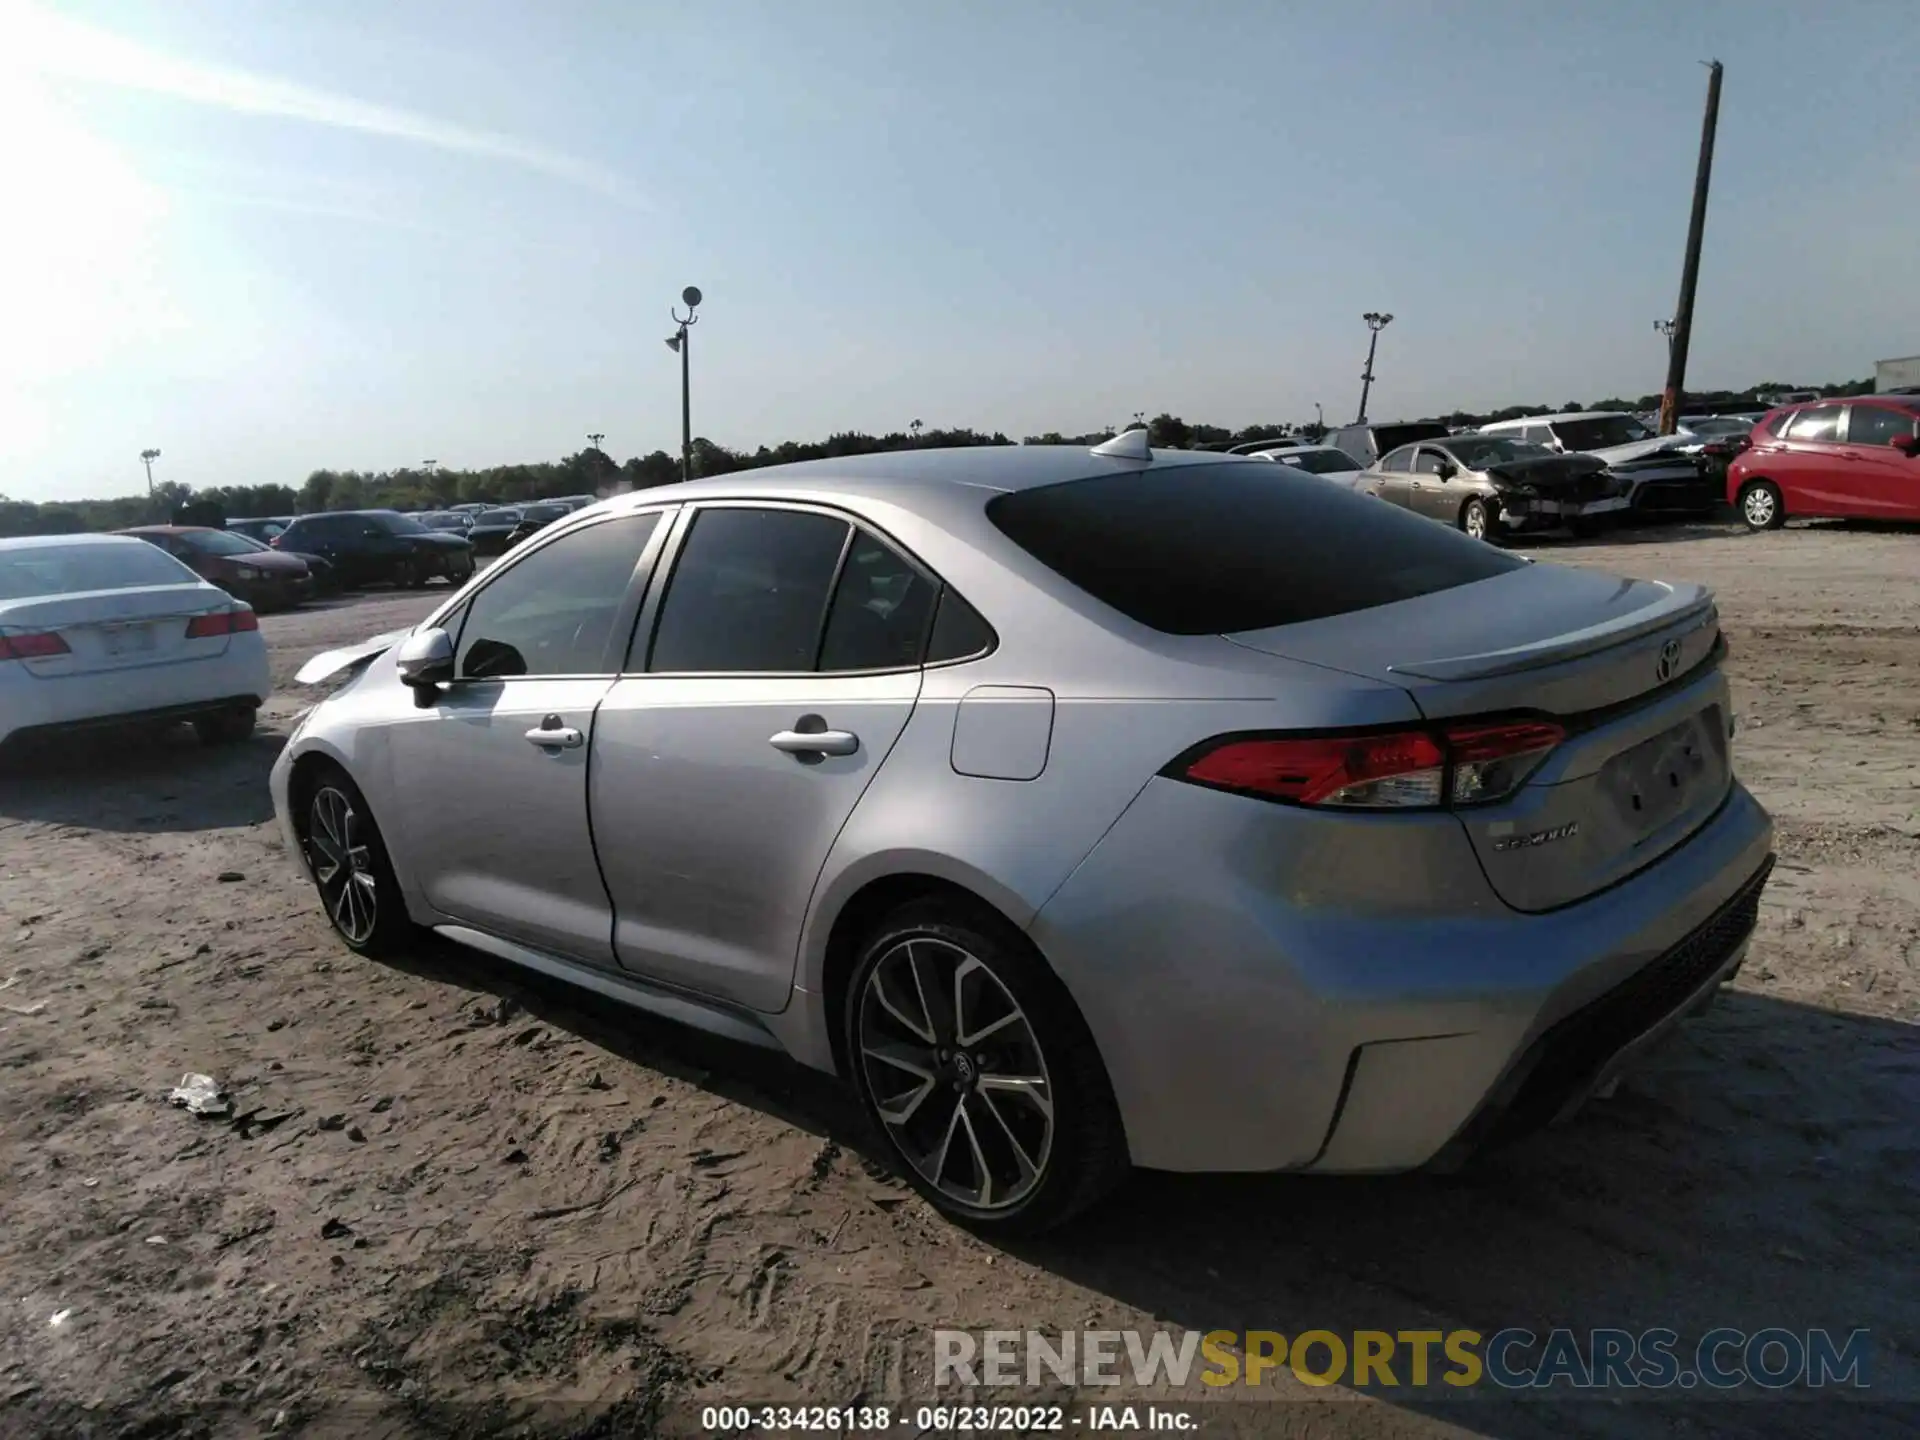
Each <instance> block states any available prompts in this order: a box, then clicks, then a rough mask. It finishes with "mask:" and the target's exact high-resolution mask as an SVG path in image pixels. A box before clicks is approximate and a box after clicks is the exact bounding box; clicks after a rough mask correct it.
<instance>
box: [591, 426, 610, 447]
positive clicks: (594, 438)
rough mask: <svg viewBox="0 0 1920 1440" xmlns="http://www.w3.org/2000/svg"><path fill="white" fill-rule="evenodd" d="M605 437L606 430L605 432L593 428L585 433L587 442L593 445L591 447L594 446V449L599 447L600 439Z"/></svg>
mask: <svg viewBox="0 0 1920 1440" xmlns="http://www.w3.org/2000/svg"><path fill="white" fill-rule="evenodd" d="M606 438H607V432H606V431H604V430H595V431H592V432H590V433H589V434H588V435H587V443H588V444H589V445H591V446H593V448H594V449H596V450H598V449H599V448H600V442H601V441H602V440H604V439H606Z"/></svg>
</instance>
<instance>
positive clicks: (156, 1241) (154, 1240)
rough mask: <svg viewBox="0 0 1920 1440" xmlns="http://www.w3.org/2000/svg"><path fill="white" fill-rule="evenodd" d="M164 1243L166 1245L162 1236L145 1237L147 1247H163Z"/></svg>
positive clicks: (164, 1237)
mask: <svg viewBox="0 0 1920 1440" xmlns="http://www.w3.org/2000/svg"><path fill="white" fill-rule="evenodd" d="M166 1243H167V1237H166V1236H164V1235H149V1236H147V1244H149V1245H164V1244H166Z"/></svg>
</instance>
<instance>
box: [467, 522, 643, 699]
mask: <svg viewBox="0 0 1920 1440" xmlns="http://www.w3.org/2000/svg"><path fill="white" fill-rule="evenodd" d="M659 523H660V517H659V515H658V514H657V513H653V512H648V513H645V514H640V515H622V516H619V517H618V518H616V519H613V520H608V521H605V522H603V523H601V524H599V525H590V526H588V527H587V528H586V529H584V530H576V531H575V532H574V533H573V534H571V535H564V536H562V537H561V538H560V539H558V540H556V541H554V542H553V543H552V544H551V545H544V546H542V547H541V548H540V549H538V550H535V551H532V552H531V553H530V554H528V555H527V556H526V558H525V559H523V560H520V561H517V562H515V563H514V564H513V565H512V566H510V567H509V568H508V569H506V570H505V571H504V572H503V573H501V574H500V575H499V576H498V578H496V579H493V580H491V581H490V582H489V583H488V584H487V586H486V588H485V589H483V590H481V591H480V592H479V593H478V594H477V595H475V596H474V597H473V599H472V601H471V602H469V609H468V611H467V618H466V623H465V624H464V625H462V626H461V628H460V648H459V652H458V655H457V657H456V659H457V663H456V668H455V672H454V673H455V674H456V675H457V676H458V677H459V678H460V679H463V680H495V679H501V678H504V677H506V676H513V675H600V674H606V673H609V671H610V668H611V667H610V666H609V665H608V664H607V659H606V655H607V642H608V641H609V640H610V639H611V638H612V636H613V623H614V620H615V618H616V617H617V616H618V615H619V613H620V608H621V606H622V605H623V604H624V603H625V601H626V598H627V593H628V590H629V588H630V587H631V586H632V584H633V581H634V571H635V569H636V567H637V566H638V565H639V563H640V557H641V556H642V555H643V554H644V553H645V551H646V548H647V541H648V540H649V539H650V538H651V537H652V535H653V531H654V528H655V527H656V526H657V525H658V524H659Z"/></svg>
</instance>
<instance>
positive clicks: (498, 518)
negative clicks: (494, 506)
mask: <svg viewBox="0 0 1920 1440" xmlns="http://www.w3.org/2000/svg"><path fill="white" fill-rule="evenodd" d="M473 523H474V524H476V525H518V524H519V523H520V512H519V511H518V510H482V511H481V512H480V518H479V519H478V520H475V521H474V522H473Z"/></svg>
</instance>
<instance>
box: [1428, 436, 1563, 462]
mask: <svg viewBox="0 0 1920 1440" xmlns="http://www.w3.org/2000/svg"><path fill="white" fill-rule="evenodd" d="M1449 448H1450V449H1451V450H1452V451H1453V458H1454V459H1455V460H1457V461H1459V462H1460V463H1461V464H1462V465H1464V466H1466V467H1467V468H1468V469H1469V470H1484V469H1486V468H1487V467H1488V466H1489V465H1500V464H1504V463H1505V462H1507V461H1509V460H1539V459H1542V458H1543V457H1545V456H1548V455H1551V454H1553V451H1551V450H1549V449H1548V448H1547V447H1546V446H1545V445H1536V444H1534V443H1533V442H1532V441H1531V440H1518V439H1513V438H1510V437H1508V436H1505V435H1484V436H1479V435H1477V436H1473V437H1471V438H1468V439H1461V440H1455V441H1454V442H1453V443H1452V445H1451V446H1450V447H1449Z"/></svg>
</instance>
